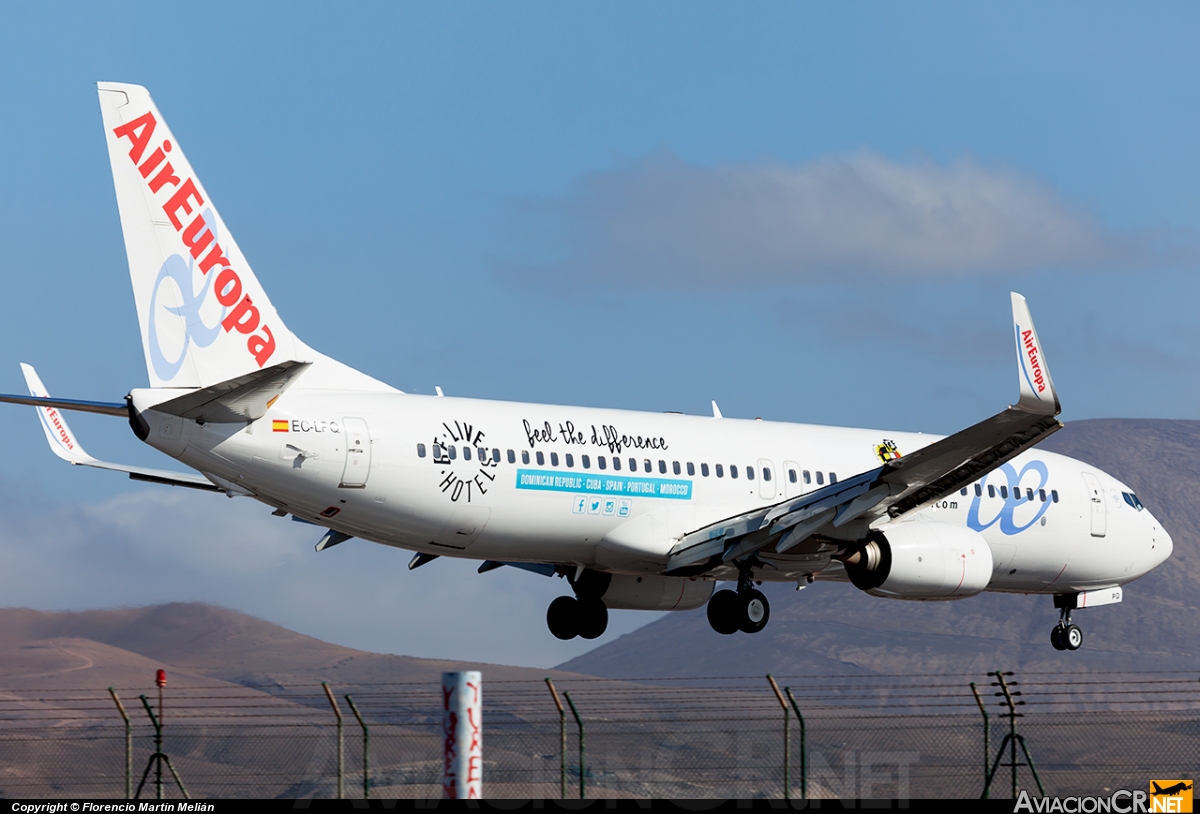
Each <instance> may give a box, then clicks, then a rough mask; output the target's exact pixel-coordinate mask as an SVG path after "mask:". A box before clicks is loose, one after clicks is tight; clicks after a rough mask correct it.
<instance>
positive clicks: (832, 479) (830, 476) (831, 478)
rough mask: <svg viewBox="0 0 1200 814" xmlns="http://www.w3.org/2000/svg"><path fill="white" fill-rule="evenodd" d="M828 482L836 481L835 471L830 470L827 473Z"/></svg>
mask: <svg viewBox="0 0 1200 814" xmlns="http://www.w3.org/2000/svg"><path fill="white" fill-rule="evenodd" d="M829 482H830V483H837V473H836V472H830V473H829Z"/></svg>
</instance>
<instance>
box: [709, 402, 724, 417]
mask: <svg viewBox="0 0 1200 814" xmlns="http://www.w3.org/2000/svg"><path fill="white" fill-rule="evenodd" d="M712 405H713V418H724V417H725V416H723V415H721V408H720V407H718V406H717V400H716V399H713V403H712Z"/></svg>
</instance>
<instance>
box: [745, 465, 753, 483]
mask: <svg viewBox="0 0 1200 814" xmlns="http://www.w3.org/2000/svg"><path fill="white" fill-rule="evenodd" d="M746 480H754V467H752V466H748V467H746Z"/></svg>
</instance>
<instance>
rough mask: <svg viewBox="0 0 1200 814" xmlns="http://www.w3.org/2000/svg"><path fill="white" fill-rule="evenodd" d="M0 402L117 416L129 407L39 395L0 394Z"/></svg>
mask: <svg viewBox="0 0 1200 814" xmlns="http://www.w3.org/2000/svg"><path fill="white" fill-rule="evenodd" d="M0 402H7V403H8V404H28V405H30V406H32V407H53V408H54V409H56V410H75V411H77V412H81V413H100V414H101V415H112V416H117V417H119V418H127V417H128V416H129V407H128V406H127V405H126V404H125V403H124V402H116V401H81V400H80V399H52V398H42V397H41V396H16V395H7V394H5V395H0Z"/></svg>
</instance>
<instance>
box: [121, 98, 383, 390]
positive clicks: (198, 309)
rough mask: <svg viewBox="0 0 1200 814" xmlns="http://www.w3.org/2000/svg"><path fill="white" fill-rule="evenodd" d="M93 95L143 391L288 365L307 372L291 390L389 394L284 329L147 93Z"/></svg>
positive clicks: (203, 383)
mask: <svg viewBox="0 0 1200 814" xmlns="http://www.w3.org/2000/svg"><path fill="white" fill-rule="evenodd" d="M98 88H99V92H100V111H101V113H102V114H103V117H104V132H105V139H106V141H107V143H108V155H109V161H110V163H111V164H112V174H113V184H114V185H115V187H116V191H117V207H118V209H119V210H120V213H121V230H122V231H123V232H124V235H125V252H126V254H127V255H128V257H129V275H130V277H131V279H132V281H133V294H134V299H135V301H136V304H137V312H138V320H139V321H140V323H141V328H142V348H143V350H144V352H145V354H146V370H147V371H148V372H149V374H150V384H151V386H153V387H171V388H197V387H211V386H212V385H215V384H219V383H221V382H225V381H228V380H229V379H233V378H235V377H237V376H243V375H245V374H247V373H253V372H255V371H257V370H261V369H262V368H264V367H266V366H268V365H278V364H280V363H283V362H289V361H298V362H310V363H312V365H311V367H310V368H309V369H308V370H307V371H306V373H305V375H304V379H303V382H302V384H301V385H300V387H301V389H339V390H343V389H347V390H365V391H381V390H382V391H392V392H396V391H395V389H394V388H392V387H389V386H388V385H386V384H384V383H383V382H380V381H377V380H375V379H373V378H371V377H370V376H367V375H365V374H363V373H360V372H358V371H357V370H354V369H353V368H350V367H347V366H346V365H343V364H342V363H340V362H337V361H335V360H333V359H330V358H329V357H327V356H324V355H322V354H320V353H317V352H316V351H314V350H313V349H312V348H309V347H308V346H307V345H305V344H304V343H303V342H301V341H300V340H299V339H298V338H297V337H296V336H294V335H293V334H292V332H291V331H289V330H288V329H287V326H286V325H284V324H283V320H281V319H280V318H279V314H278V313H276V311H275V308H274V306H272V305H271V301H270V299H268V298H267V293H266V291H264V290H263V288H262V286H261V285H260V284H259V282H258V279H257V278H256V277H255V276H254V272H253V271H251V269H250V264H249V263H247V262H246V258H245V257H243V256H242V252H241V250H240V249H239V248H238V245H237V242H236V241H234V239H233V235H231V234H230V233H229V230H228V229H227V228H226V227H225V222H224V221H223V220H221V215H220V214H219V213H218V212H217V208H216V206H215V205H214V204H213V202H212V199H211V198H210V197H209V195H208V193H207V192H206V191H205V189H204V186H203V185H202V184H201V183H200V179H199V178H197V177H196V173H195V172H194V171H193V170H192V165H191V164H189V163H188V160H187V158H186V157H185V156H184V154H183V149H182V148H181V147H180V146H179V141H178V140H177V139H176V138H175V137H174V135H172V133H171V131H170V129H169V128H168V127H167V123H166V122H165V121H164V120H163V117H162V114H161V113H159V112H158V108H157V107H155V105H154V101H153V100H152V99H151V98H150V93H149V91H147V90H146V89H145V88H143V87H141V86H140V85H126V84H120V83H116V82H100V83H98Z"/></svg>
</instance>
